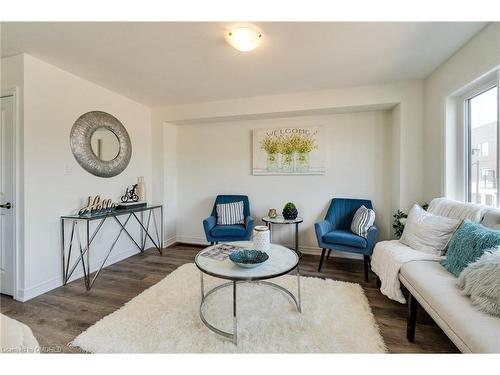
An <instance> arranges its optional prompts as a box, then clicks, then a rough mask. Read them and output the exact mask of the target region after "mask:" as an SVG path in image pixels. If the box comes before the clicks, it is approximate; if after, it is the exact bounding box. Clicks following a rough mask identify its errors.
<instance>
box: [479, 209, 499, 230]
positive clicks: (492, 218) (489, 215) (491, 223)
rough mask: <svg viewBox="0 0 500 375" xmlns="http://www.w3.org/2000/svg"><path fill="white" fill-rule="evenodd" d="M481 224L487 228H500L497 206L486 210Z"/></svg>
mask: <svg viewBox="0 0 500 375" xmlns="http://www.w3.org/2000/svg"><path fill="white" fill-rule="evenodd" d="M481 224H482V225H484V226H485V227H487V228H491V229H496V230H500V210H499V209H498V208H492V209H491V210H489V211H488V212H486V214H484V217H483V221H481Z"/></svg>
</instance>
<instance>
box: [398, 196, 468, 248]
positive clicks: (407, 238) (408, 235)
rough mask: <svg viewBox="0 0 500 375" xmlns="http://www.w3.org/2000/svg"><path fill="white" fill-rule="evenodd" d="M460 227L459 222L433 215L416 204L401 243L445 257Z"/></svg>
mask: <svg viewBox="0 0 500 375" xmlns="http://www.w3.org/2000/svg"><path fill="white" fill-rule="evenodd" d="M459 225H460V221H459V220H456V219H450V218H448V217H444V216H437V215H434V214H431V213H430V212H427V211H425V210H424V209H423V208H422V207H420V206H419V205H418V204H415V205H413V207H412V208H411V210H410V212H409V213H408V218H407V219H406V224H405V229H404V231H403V235H402V236H401V239H400V240H399V241H400V242H401V243H403V244H405V245H407V246H410V247H411V248H412V249H414V250H420V251H423V252H426V253H432V254H437V255H443V254H444V253H445V251H446V248H447V246H448V242H449V241H450V239H451V236H452V235H453V233H455V231H456V230H457V228H458V226H459Z"/></svg>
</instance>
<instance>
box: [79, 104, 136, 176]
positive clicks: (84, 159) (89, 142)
mask: <svg viewBox="0 0 500 375" xmlns="http://www.w3.org/2000/svg"><path fill="white" fill-rule="evenodd" d="M70 145H71V151H73V155H74V156H75V159H76V161H77V162H78V163H79V164H80V165H81V166H82V167H83V168H84V169H85V170H86V171H88V172H90V173H92V174H93V175H95V176H99V177H113V176H116V175H118V174H120V173H121V172H123V170H124V169H125V168H126V167H127V165H128V163H129V161H130V157H131V155H132V145H131V143H130V137H129V135H128V133H127V130H126V129H125V127H124V126H123V125H122V123H121V122H120V121H119V120H118V119H117V118H116V117H114V116H112V115H110V114H109V113H106V112H101V111H92V112H87V113H84V114H83V115H81V116H80V117H79V118H78V119H77V120H76V121H75V123H74V124H73V127H72V128H71V134H70Z"/></svg>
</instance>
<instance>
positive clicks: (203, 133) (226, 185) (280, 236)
mask: <svg viewBox="0 0 500 375" xmlns="http://www.w3.org/2000/svg"><path fill="white" fill-rule="evenodd" d="M391 122H392V121H391V113H390V112H389V111H377V112H362V113H349V114H336V115H324V116H303V117H294V118H279V119H268V120H253V121H252V120H250V121H235V122H223V123H211V124H200V125H181V126H178V128H177V132H178V136H177V139H178V145H177V146H178V152H177V168H178V169H177V182H178V186H179V188H178V200H177V201H178V210H177V240H178V241H183V242H191V243H205V242H206V239H205V234H204V232H203V227H202V220H203V219H204V218H206V217H207V216H209V214H210V212H211V209H212V205H213V201H214V197H215V196H216V195H217V194H246V195H248V196H249V198H250V204H251V211H252V212H251V213H252V215H253V216H254V218H255V219H256V222H257V223H259V222H261V221H260V218H262V217H263V216H265V215H266V214H267V211H268V209H269V208H272V207H273V208H277V209H278V210H279V211H281V209H282V207H283V205H284V204H285V203H286V202H287V201H293V202H294V203H295V204H296V205H297V208H298V210H299V212H300V215H301V216H303V217H304V219H305V220H304V223H303V224H301V225H300V229H301V235H300V246H301V248H302V249H303V250H309V249H317V241H316V237H315V234H314V223H315V222H317V221H319V220H322V219H323V218H324V215H325V213H326V210H327V208H328V204H329V202H330V200H331V198H332V197H358V198H368V199H372V201H373V203H374V206H375V209H376V211H377V225H378V226H379V227H380V230H381V238H388V237H389V232H390V219H391V209H390V206H391V202H390V199H391V161H390V157H391ZM313 125H323V126H324V127H325V136H326V141H325V142H326V152H327V156H326V166H327V172H326V174H325V175H318V176H253V175H252V171H251V170H252V141H251V140H252V129H257V128H268V127H284V126H313ZM276 229H277V230H279V231H278V232H275V233H276V236H275V237H274V239H275V240H277V242H283V243H291V242H293V236H292V234H293V232H289V231H287V229H291V228H276Z"/></svg>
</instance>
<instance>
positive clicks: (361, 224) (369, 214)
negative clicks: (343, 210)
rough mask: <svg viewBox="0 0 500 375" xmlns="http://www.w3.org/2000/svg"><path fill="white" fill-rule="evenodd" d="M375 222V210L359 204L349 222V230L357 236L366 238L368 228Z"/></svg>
mask: <svg viewBox="0 0 500 375" xmlns="http://www.w3.org/2000/svg"><path fill="white" fill-rule="evenodd" d="M374 222H375V211H373V210H370V209H369V208H366V207H365V206H361V207H360V208H358V210H357V211H356V213H355V214H354V217H353V218H352V223H351V232H353V233H354V234H357V235H358V236H361V237H364V238H366V237H367V236H368V229H370V227H371V226H372V225H373V223H374Z"/></svg>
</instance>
